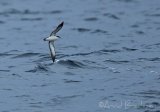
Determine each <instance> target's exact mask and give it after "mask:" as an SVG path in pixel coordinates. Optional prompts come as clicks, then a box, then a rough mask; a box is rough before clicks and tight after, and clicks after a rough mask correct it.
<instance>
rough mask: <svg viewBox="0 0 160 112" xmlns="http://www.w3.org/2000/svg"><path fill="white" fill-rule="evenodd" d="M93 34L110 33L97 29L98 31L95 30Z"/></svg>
mask: <svg viewBox="0 0 160 112" xmlns="http://www.w3.org/2000/svg"><path fill="white" fill-rule="evenodd" d="M91 33H103V34H106V33H108V32H107V31H105V30H101V29H96V30H94V31H93V32H91Z"/></svg>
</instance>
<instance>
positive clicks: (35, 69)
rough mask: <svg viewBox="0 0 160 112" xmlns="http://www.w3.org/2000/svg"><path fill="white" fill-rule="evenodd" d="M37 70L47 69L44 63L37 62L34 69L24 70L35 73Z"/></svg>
mask: <svg viewBox="0 0 160 112" xmlns="http://www.w3.org/2000/svg"><path fill="white" fill-rule="evenodd" d="M37 71H48V67H47V66H46V65H44V64H41V63H38V64H37V65H36V67H35V68H34V69H31V70H27V71H25V72H32V73H35V72H37Z"/></svg>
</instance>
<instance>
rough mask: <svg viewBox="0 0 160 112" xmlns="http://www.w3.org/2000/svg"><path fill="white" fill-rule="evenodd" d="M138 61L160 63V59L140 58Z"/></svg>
mask: <svg viewBox="0 0 160 112" xmlns="http://www.w3.org/2000/svg"><path fill="white" fill-rule="evenodd" d="M138 60H140V61H141V60H142V61H160V57H155V58H138Z"/></svg>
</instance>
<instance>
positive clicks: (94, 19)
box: [84, 17, 98, 21]
mask: <svg viewBox="0 0 160 112" xmlns="http://www.w3.org/2000/svg"><path fill="white" fill-rule="evenodd" d="M84 20H85V21H97V20H98V18H96V17H89V18H85V19H84Z"/></svg>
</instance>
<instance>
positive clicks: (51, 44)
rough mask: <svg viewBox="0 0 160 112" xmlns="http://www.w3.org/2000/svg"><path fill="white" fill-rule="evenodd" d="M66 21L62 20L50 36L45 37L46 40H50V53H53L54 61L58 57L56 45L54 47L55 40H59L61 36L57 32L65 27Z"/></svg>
mask: <svg viewBox="0 0 160 112" xmlns="http://www.w3.org/2000/svg"><path fill="white" fill-rule="evenodd" d="M63 24H64V22H61V23H60V24H59V25H58V26H57V28H56V29H55V30H53V31H52V32H51V34H50V36H49V37H47V38H44V39H43V40H44V41H48V45H49V49H50V53H51V58H52V61H53V62H54V61H55V58H56V52H55V47H54V41H55V40H57V39H58V38H61V37H60V36H57V35H56V33H57V32H58V31H59V30H60V29H61V28H62V27H63Z"/></svg>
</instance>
